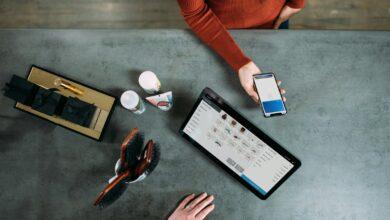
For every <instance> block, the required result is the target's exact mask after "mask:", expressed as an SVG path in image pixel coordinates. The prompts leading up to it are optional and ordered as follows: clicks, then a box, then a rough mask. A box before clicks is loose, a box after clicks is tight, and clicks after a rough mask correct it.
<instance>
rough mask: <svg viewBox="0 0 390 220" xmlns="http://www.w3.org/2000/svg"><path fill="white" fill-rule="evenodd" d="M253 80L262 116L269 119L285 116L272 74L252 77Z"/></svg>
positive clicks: (284, 109)
mask: <svg viewBox="0 0 390 220" xmlns="http://www.w3.org/2000/svg"><path fill="white" fill-rule="evenodd" d="M253 78H254V82H255V86H256V89H257V94H258V95H259V97H260V103H261V106H262V108H263V111H264V115H265V116H266V117H269V116H272V115H278V114H279V115H280V114H283V115H284V114H286V112H287V111H286V107H285V106H284V102H283V100H282V95H280V91H279V88H278V85H277V84H276V79H275V75H274V74H273V73H262V74H256V75H254V76H253Z"/></svg>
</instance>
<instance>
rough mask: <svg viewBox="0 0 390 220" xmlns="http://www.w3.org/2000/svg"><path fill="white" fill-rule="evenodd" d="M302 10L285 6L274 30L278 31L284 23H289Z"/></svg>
mask: <svg viewBox="0 0 390 220" xmlns="http://www.w3.org/2000/svg"><path fill="white" fill-rule="evenodd" d="M300 10H301V8H291V7H289V6H287V5H285V6H283V8H282V10H281V11H280V13H279V16H278V18H277V19H276V21H275V23H274V29H278V28H279V26H280V25H281V24H282V23H283V22H285V21H287V20H288V19H289V18H290V17H291V16H293V15H294V14H296V13H298V12H299V11H300Z"/></svg>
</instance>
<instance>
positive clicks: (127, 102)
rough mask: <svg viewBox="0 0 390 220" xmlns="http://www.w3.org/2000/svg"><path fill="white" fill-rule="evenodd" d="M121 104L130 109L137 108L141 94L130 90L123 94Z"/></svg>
mask: <svg viewBox="0 0 390 220" xmlns="http://www.w3.org/2000/svg"><path fill="white" fill-rule="evenodd" d="M120 100H121V104H122V106H123V107H124V108H127V109H129V110H133V109H135V108H136V107H137V106H138V104H139V96H138V94H137V93H136V92H134V91H133V90H128V91H126V92H124V93H123V94H122V95H121V99H120Z"/></svg>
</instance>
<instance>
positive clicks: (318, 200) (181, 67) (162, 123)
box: [0, 29, 390, 220]
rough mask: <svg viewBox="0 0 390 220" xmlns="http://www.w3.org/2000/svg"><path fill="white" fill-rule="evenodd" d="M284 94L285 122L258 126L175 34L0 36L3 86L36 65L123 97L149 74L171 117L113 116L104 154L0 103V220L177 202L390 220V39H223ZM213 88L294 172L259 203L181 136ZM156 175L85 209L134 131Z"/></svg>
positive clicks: (108, 212) (248, 211) (223, 72)
mask: <svg viewBox="0 0 390 220" xmlns="http://www.w3.org/2000/svg"><path fill="white" fill-rule="evenodd" d="M232 34H233V35H234V37H235V39H236V40H237V42H238V43H239V44H240V45H241V47H242V49H243V50H244V51H245V52H246V53H247V54H248V56H250V57H252V58H253V60H254V61H255V62H256V63H257V64H258V65H259V66H260V67H261V68H262V69H263V71H264V72H266V71H273V72H275V73H276V74H277V77H278V78H279V79H281V80H282V81H283V87H284V88H286V90H287V108H288V109H289V112H288V114H287V115H286V116H285V117H275V118H271V119H266V118H264V117H263V116H262V114H261V111H260V109H259V108H258V107H256V106H255V105H254V104H253V103H252V102H251V101H250V99H249V98H248V97H247V96H245V94H244V92H243V90H242V89H241V87H240V85H239V82H238V80H237V77H236V75H235V74H234V73H232V71H231V70H230V69H229V68H228V67H227V65H226V64H225V63H224V62H223V61H222V60H221V59H219V58H218V57H217V56H216V55H214V53H213V52H212V51H210V50H209V49H207V47H206V46H204V45H203V44H202V43H201V42H199V41H198V40H197V38H196V37H194V36H193V35H192V34H191V33H190V32H189V31H185V30H12V29H8V30H7V29H5V30H0V67H1V68H0V74H1V75H0V85H1V86H4V84H5V83H6V82H7V81H8V80H9V79H10V77H11V75H12V74H17V75H20V76H25V75H26V72H27V70H28V69H29V66H30V65H31V64H36V65H38V66H42V67H44V68H47V69H50V70H53V71H54V72H58V73H61V74H63V75H65V76H67V77H70V78H73V79H75V80H78V81H80V82H83V83H85V84H87V85H91V86H94V87H97V88H99V89H102V90H104V91H107V92H110V93H113V94H115V95H119V94H120V93H121V92H122V91H124V90H126V89H133V90H136V91H138V92H139V94H140V95H141V96H146V94H145V93H144V92H143V91H142V90H141V88H140V87H139V86H137V77H138V74H139V73H140V72H142V71H143V70H152V71H154V72H156V73H157V75H158V76H159V78H160V80H161V82H162V88H163V90H164V91H169V90H172V91H173V94H174V101H175V104H174V108H173V109H172V110H171V111H169V112H162V111H159V110H157V109H155V108H153V107H152V106H150V105H148V106H146V107H147V111H146V112H145V113H144V114H142V115H134V114H132V113H131V112H129V111H127V110H125V109H123V108H121V107H120V106H117V108H116V110H115V112H114V114H113V117H112V120H111V122H110V125H109V127H108V129H107V132H106V134H105V137H104V140H103V141H102V142H96V141H94V140H91V139H88V138H86V137H84V136H81V135H79V134H77V133H73V132H71V131H69V130H66V129H64V128H62V127H58V126H55V125H53V124H51V123H48V122H46V121H43V120H41V119H39V118H36V117H32V116H31V115H28V114H26V113H22V112H20V111H17V110H15V109H14V108H12V106H13V102H12V101H11V100H9V99H7V98H5V97H4V96H0V179H1V181H0V189H1V191H2V193H1V194H0V213H1V216H2V218H4V219H17V218H19V219H162V218H164V217H165V216H166V215H167V214H168V213H169V212H170V211H171V210H172V209H173V208H175V203H176V202H177V201H178V200H179V199H181V198H182V196H183V195H184V194H188V193H191V192H196V193H200V192H203V191H206V192H208V193H211V194H214V195H215V197H216V200H215V204H216V209H215V211H214V212H213V213H212V214H211V215H210V218H209V219H245V220H250V219H389V217H390V209H389V207H390V171H389V170H390V130H389V124H390V114H389V113H390V98H389V94H390V86H389V84H390V32H359V31H293V30H287V31H260V30H246V31H233V32H232ZM206 86H209V87H211V88H212V89H214V90H215V91H216V92H217V93H219V94H220V95H221V96H223V97H224V98H225V99H226V100H228V101H229V102H230V103H231V104H232V105H233V106H234V107H235V108H236V109H237V110H239V111H240V112H241V113H242V114H243V115H244V116H246V117H247V118H249V119H251V121H252V122H253V123H254V124H255V125H257V126H258V127H260V128H261V129H263V130H265V131H266V132H267V133H268V134H270V135H271V136H273V137H274V138H275V139H276V140H277V141H278V142H280V143H281V144H282V145H283V146H284V147H285V148H286V149H287V150H289V151H290V152H291V153H293V154H294V155H295V156H297V157H298V158H299V159H300V160H301V161H302V167H301V168H300V169H299V170H298V171H297V172H296V173H295V174H294V175H293V176H292V177H291V178H289V179H288V180H287V181H286V182H285V183H284V184H283V185H282V186H281V187H280V188H279V189H278V190H277V191H276V192H275V193H274V194H273V195H272V196H271V197H270V198H269V199H268V200H266V201H262V200H260V199H258V198H257V197H256V196H255V195H253V194H252V193H251V192H249V191H248V190H247V189H246V188H245V187H244V186H242V185H241V184H240V183H238V182H237V181H236V180H234V179H233V178H232V177H230V176H229V175H228V174H227V173H226V172H225V171H223V170H222V169H220V168H219V167H218V166H216V165H215V164H214V163H213V162H212V161H211V160H209V159H208V158H207V157H206V156H204V155H203V154H202V153H201V152H200V151H198V150H197V149H196V148H195V147H193V146H192V145H190V144H189V143H187V142H186V141H185V140H183V139H182V138H181V137H179V135H178V133H177V131H178V129H179V126H180V124H181V123H182V121H183V120H184V118H185V116H186V115H187V113H188V111H189V110H190V108H191V107H192V105H193V103H194V101H195V99H196V98H197V97H198V95H199V93H200V92H201V90H202V89H203V88H204V87H206ZM136 126H137V127H139V128H140V129H141V130H142V131H143V132H144V133H145V136H146V138H153V139H155V140H157V141H158V142H159V143H160V145H161V148H162V149H161V151H162V152H161V161H160V164H159V166H158V167H157V168H156V170H155V171H154V172H153V173H152V174H151V175H150V176H149V177H147V179H145V180H144V181H143V182H139V183H135V184H132V185H130V186H129V188H128V190H127V191H126V192H125V193H124V195H123V196H122V197H121V198H120V199H119V200H118V201H117V202H116V203H114V204H113V205H112V206H110V207H109V208H107V209H105V210H103V211H100V210H98V209H96V208H94V207H93V206H92V203H93V201H94V199H95V198H96V196H97V195H98V193H99V192H100V191H101V190H102V189H103V187H104V185H105V184H106V181H107V180H108V179H109V178H110V177H111V176H113V166H114V164H115V162H116V160H117V158H118V155H119V147H120V143H121V141H122V139H123V138H124V136H125V135H126V134H127V132H128V131H129V130H130V129H131V128H133V127H136Z"/></svg>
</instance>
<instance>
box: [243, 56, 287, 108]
mask: <svg viewBox="0 0 390 220" xmlns="http://www.w3.org/2000/svg"><path fill="white" fill-rule="evenodd" d="M259 73H261V70H260V69H259V67H257V66H256V64H255V63H254V62H252V61H251V62H249V63H248V64H245V65H244V66H242V67H241V68H240V69H239V70H238V77H239V79H240V83H241V86H242V87H243V88H244V90H245V92H246V93H247V94H248V95H249V96H250V97H251V98H252V99H253V101H255V102H256V103H259V95H258V94H257V92H256V90H255V85H254V82H253V75H255V74H259ZM276 82H277V84H278V86H279V85H280V84H281V83H282V81H280V80H277V81H276ZM279 91H280V94H282V99H283V101H284V102H285V101H286V97H284V96H283V94H286V90H284V89H281V88H279Z"/></svg>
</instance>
